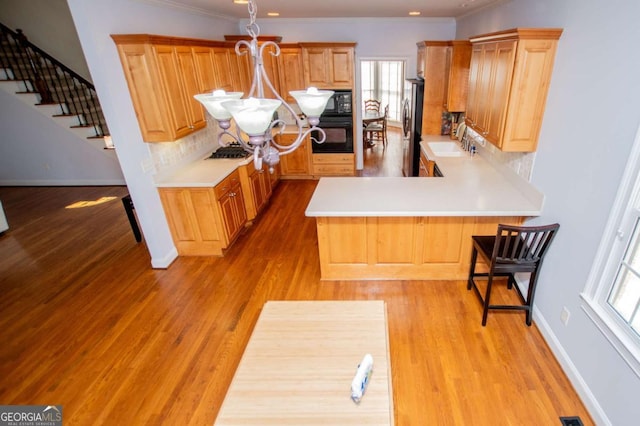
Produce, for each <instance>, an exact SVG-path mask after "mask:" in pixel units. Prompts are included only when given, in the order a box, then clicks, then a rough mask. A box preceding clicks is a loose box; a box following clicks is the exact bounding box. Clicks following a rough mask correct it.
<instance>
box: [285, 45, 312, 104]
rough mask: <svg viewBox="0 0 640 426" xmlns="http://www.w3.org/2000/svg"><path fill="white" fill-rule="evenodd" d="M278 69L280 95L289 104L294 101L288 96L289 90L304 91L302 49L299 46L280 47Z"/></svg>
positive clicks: (294, 101)
mask: <svg viewBox="0 0 640 426" xmlns="http://www.w3.org/2000/svg"><path fill="white" fill-rule="evenodd" d="M278 68H279V69H280V89H281V92H280V95H281V96H282V97H283V98H284V100H285V101H287V102H288V103H290V104H295V103H296V100H295V99H294V98H293V96H291V95H290V94H289V92H290V91H291V90H304V89H305V88H306V86H305V84H304V71H303V69H304V67H303V65H302V49H301V48H300V47H299V46H289V45H287V46H285V45H280V56H278Z"/></svg>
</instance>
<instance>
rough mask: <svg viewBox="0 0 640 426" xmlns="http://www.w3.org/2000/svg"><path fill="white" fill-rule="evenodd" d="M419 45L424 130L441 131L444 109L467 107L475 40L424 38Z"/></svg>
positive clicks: (425, 132) (458, 110)
mask: <svg viewBox="0 0 640 426" xmlns="http://www.w3.org/2000/svg"><path fill="white" fill-rule="evenodd" d="M417 46H418V57H417V74H418V77H422V78H424V102H423V113H422V114H423V115H422V134H423V135H439V134H440V133H441V132H442V113H443V112H444V111H449V112H463V111H465V109H466V103H467V88H468V84H469V82H468V80H469V63H470V61H471V43H470V42H468V41H466V40H453V41H421V42H418V43H417Z"/></svg>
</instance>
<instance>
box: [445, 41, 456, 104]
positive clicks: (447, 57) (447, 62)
mask: <svg viewBox="0 0 640 426" xmlns="http://www.w3.org/2000/svg"><path fill="white" fill-rule="evenodd" d="M452 54H453V48H451V47H447V49H446V51H445V58H444V99H443V104H442V106H443V107H444V109H445V110H447V111H452V110H450V109H449V90H450V89H451V85H450V84H449V81H450V79H451V55H452ZM453 111H455V110H453Z"/></svg>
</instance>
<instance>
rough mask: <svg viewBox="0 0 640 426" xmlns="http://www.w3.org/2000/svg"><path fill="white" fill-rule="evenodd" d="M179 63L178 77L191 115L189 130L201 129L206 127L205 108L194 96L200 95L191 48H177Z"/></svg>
mask: <svg viewBox="0 0 640 426" xmlns="http://www.w3.org/2000/svg"><path fill="white" fill-rule="evenodd" d="M175 51H176V58H177V61H178V76H179V77H180V82H181V83H182V90H183V94H182V95H183V96H184V100H185V105H186V107H187V113H188V114H189V129H191V130H194V129H201V128H203V127H204V126H206V124H207V123H206V122H205V115H204V107H203V106H202V104H201V103H200V102H198V101H197V100H196V99H195V98H194V97H193V96H194V95H197V94H198V93H200V88H199V85H198V78H197V73H196V64H195V60H194V58H193V53H192V52H191V48H190V47H189V46H178V47H176V48H175Z"/></svg>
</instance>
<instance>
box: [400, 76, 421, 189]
mask: <svg viewBox="0 0 640 426" xmlns="http://www.w3.org/2000/svg"><path fill="white" fill-rule="evenodd" d="M407 82H408V83H409V84H411V103H410V114H411V120H410V126H409V139H408V140H405V141H404V146H403V153H402V155H403V165H402V174H403V175H404V176H407V177H408V176H418V172H419V170H420V140H421V139H422V103H423V101H424V79H422V78H410V79H407Z"/></svg>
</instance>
